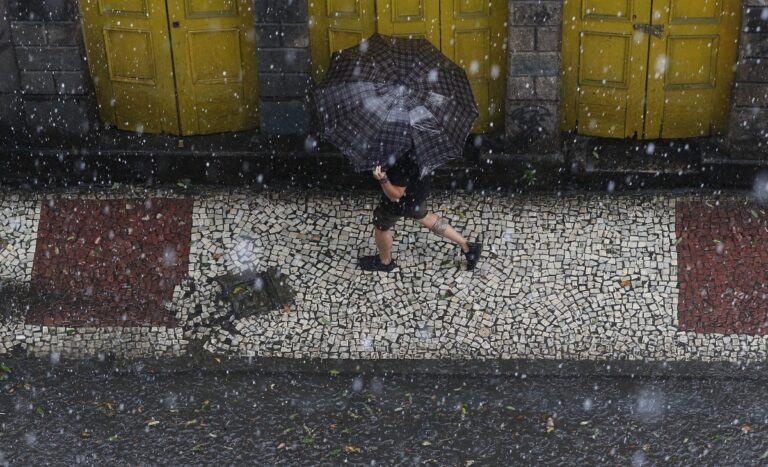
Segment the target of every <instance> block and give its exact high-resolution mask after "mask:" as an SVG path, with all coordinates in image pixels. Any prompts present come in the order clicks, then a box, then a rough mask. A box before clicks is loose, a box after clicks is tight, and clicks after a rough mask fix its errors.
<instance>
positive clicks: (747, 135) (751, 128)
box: [728, 0, 768, 160]
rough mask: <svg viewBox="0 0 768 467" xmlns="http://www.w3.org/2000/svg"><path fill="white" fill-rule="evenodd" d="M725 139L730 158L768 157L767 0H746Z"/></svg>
mask: <svg viewBox="0 0 768 467" xmlns="http://www.w3.org/2000/svg"><path fill="white" fill-rule="evenodd" d="M744 3H745V5H744V12H743V20H742V25H743V26H742V28H741V38H740V44H739V63H738V67H737V69H736V80H735V83H734V87H733V96H732V100H731V103H732V104H731V105H732V109H731V117H730V124H729V132H728V142H729V146H730V150H731V158H733V159H766V160H768V0H745V2H744Z"/></svg>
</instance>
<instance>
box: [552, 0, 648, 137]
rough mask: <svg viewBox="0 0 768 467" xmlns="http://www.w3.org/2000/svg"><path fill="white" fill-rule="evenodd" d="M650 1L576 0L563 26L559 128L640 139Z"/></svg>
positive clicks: (590, 133)
mask: <svg viewBox="0 0 768 467" xmlns="http://www.w3.org/2000/svg"><path fill="white" fill-rule="evenodd" d="M650 10H651V0H634V1H633V0H623V1H615V0H610V1H609V0H575V1H571V2H568V3H566V5H565V11H564V12H563V15H564V18H565V20H564V24H563V30H564V34H563V54H562V57H563V59H562V60H563V69H564V70H566V72H565V73H564V77H563V124H564V126H565V127H568V128H576V127H578V130H579V133H580V134H585V135H591V136H604V137H614V138H623V137H626V136H632V135H634V134H642V130H643V127H642V125H643V111H644V108H643V105H644V99H643V96H644V94H645V82H646V75H647V72H646V61H647V51H648V37H647V35H646V34H644V33H642V32H640V31H636V30H635V29H634V26H633V24H635V23H645V22H649V21H650Z"/></svg>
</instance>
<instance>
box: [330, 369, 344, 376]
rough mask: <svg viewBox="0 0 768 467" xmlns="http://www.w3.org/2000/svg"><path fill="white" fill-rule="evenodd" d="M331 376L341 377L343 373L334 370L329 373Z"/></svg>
mask: <svg viewBox="0 0 768 467" xmlns="http://www.w3.org/2000/svg"><path fill="white" fill-rule="evenodd" d="M328 373H329V374H330V375H331V376H339V373H341V372H340V371H339V370H337V369H335V368H332V369H331V371H329V372H328Z"/></svg>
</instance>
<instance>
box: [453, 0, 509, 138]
mask: <svg viewBox="0 0 768 467" xmlns="http://www.w3.org/2000/svg"><path fill="white" fill-rule="evenodd" d="M507 8H508V6H507V2H506V0H443V1H442V2H441V10H440V44H441V47H440V50H441V51H442V52H443V53H444V54H445V55H446V56H447V57H448V58H450V59H451V60H453V61H454V62H455V63H457V64H459V65H460V66H461V67H462V68H464V71H466V73H467V77H468V78H469V83H470V85H471V86H472V92H473V94H474V95H475V102H476V103H477V109H478V111H479V112H480V115H479V117H478V118H477V120H476V121H475V126H474V127H473V128H472V132H473V133H488V132H491V131H498V130H501V129H502V125H503V122H504V108H505V99H504V97H505V90H506V78H507V53H506V47H505V44H506V41H507V32H506V18H507Z"/></svg>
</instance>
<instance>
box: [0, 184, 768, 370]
mask: <svg viewBox="0 0 768 467" xmlns="http://www.w3.org/2000/svg"><path fill="white" fill-rule="evenodd" d="M376 201H377V196H376V195H374V194H373V193H371V194H339V193H319V194H318V193H286V192H267V193H258V194H254V193H252V192H248V191H245V190H236V191H231V190H227V191H223V190H218V191H215V190H214V191H201V192H197V193H196V194H194V195H191V194H189V193H187V192H183V191H175V190H162V189H158V190H144V189H138V188H132V187H127V188H121V189H116V190H108V191H102V192H77V193H75V192H69V193H50V194H46V193H39V192H35V193H29V192H12V191H6V192H2V193H0V279H2V284H4V285H3V286H2V288H0V295H1V296H2V297H3V301H2V304H0V307H1V309H2V312H1V313H0V353H3V352H8V351H10V350H11V349H13V348H15V347H22V348H24V349H26V351H28V352H30V353H34V354H47V353H56V354H60V355H66V356H75V357H77V356H90V355H95V354H99V353H113V354H117V355H121V356H171V355H180V354H183V353H185V352H186V351H187V349H188V347H189V346H190V344H191V343H193V342H195V343H201V344H202V345H203V346H204V347H205V348H206V349H207V350H209V351H211V352H216V353H225V354H234V355H243V356H271V357H295V358H303V357H320V358H349V359H438V358H439V359H499V358H501V359H516V358H528V359H566V360H571V359H572V360H605V359H627V360H639V359H643V360H649V361H686V360H699V361H765V360H767V359H768V347H767V346H766V343H768V341H767V340H766V337H765V334H766V329H767V327H768V323H767V322H766V319H767V317H768V290H766V286H765V284H766V283H768V267H766V266H768V250H767V249H766V248H765V245H766V240H768V214H767V213H766V210H765V208H764V207H763V206H761V205H760V204H758V203H755V202H753V201H751V200H750V198H749V196H748V194H746V193H731V194H726V195H721V196H719V197H718V198H717V199H715V198H713V197H711V196H704V195H699V194H694V193H648V194H642V195H583V194H573V195H564V196H561V197H553V196H541V195H524V196H507V195H505V196H501V195H482V194H478V193H475V194H465V193H451V194H445V193H444V194H440V193H436V194H434V195H433V197H432V199H431V208H432V209H433V210H435V211H438V212H442V213H444V215H446V216H448V217H449V218H451V219H452V223H453V225H454V226H455V227H456V228H457V230H459V231H460V232H463V233H464V234H465V236H467V237H469V238H479V237H482V238H483V240H484V243H485V254H484V257H483V258H482V260H481V263H480V264H479V266H478V268H477V270H475V271H474V272H466V271H464V270H463V265H462V264H461V256H460V255H458V254H457V253H458V249H457V248H455V247H453V246H452V245H451V244H449V243H446V242H443V241H441V240H440V239H438V238H436V237H434V236H433V235H432V234H430V233H429V232H427V231H426V230H425V229H423V228H421V227H420V226H418V225H417V224H416V223H413V222H411V221H404V222H401V223H400V224H399V225H398V227H397V231H396V244H395V250H394V256H395V257H396V258H397V260H398V263H399V264H400V269H399V271H398V272H396V273H394V274H389V275H388V274H384V273H364V272H361V271H359V270H357V269H356V266H355V262H356V259H357V257H358V256H359V255H362V254H372V253H373V252H374V251H375V248H374V245H373V241H372V238H371V232H372V231H371V229H372V227H371V226H370V218H371V210H372V208H373V207H374V205H375V203H376ZM270 267H273V268H276V269H277V270H278V271H280V273H282V274H283V275H284V278H285V279H286V281H287V283H288V284H287V285H288V286H290V288H291V289H293V291H295V301H294V302H293V303H291V304H290V305H286V306H283V307H278V308H275V309H273V310H269V311H265V312H261V313H256V314H253V315H251V316H248V317H240V318H238V317H236V316H234V315H233V314H232V312H231V311H230V308H229V307H228V306H227V303H225V299H224V297H223V295H222V290H221V287H220V285H219V283H218V282H216V281H215V280H214V279H216V278H220V277H222V276H224V275H226V274H230V275H232V274H238V273H242V272H244V271H246V270H248V269H254V270H257V271H265V270H267V269H268V268H270Z"/></svg>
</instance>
